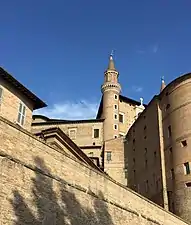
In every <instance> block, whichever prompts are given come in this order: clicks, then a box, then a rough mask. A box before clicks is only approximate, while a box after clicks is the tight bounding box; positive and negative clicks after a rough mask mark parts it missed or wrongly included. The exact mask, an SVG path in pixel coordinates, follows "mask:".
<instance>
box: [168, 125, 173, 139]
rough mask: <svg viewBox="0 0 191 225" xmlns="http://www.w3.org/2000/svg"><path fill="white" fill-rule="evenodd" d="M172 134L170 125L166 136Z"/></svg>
mask: <svg viewBox="0 0 191 225" xmlns="http://www.w3.org/2000/svg"><path fill="white" fill-rule="evenodd" d="M171 136H172V129H171V126H168V137H171Z"/></svg>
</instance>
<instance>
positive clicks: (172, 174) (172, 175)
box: [171, 169, 175, 180]
mask: <svg viewBox="0 0 191 225" xmlns="http://www.w3.org/2000/svg"><path fill="white" fill-rule="evenodd" d="M171 178H172V180H174V178H175V176H174V169H171Z"/></svg>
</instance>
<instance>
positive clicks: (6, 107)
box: [0, 80, 33, 130]
mask: <svg viewBox="0 0 191 225" xmlns="http://www.w3.org/2000/svg"><path fill="white" fill-rule="evenodd" d="M0 87H2V88H3V92H2V99H1V103H0V116H3V117H4V118H7V119H8V120H10V121H12V122H13V123H15V122H16V121H17V119H18V112H19V105H20V102H21V101H22V102H23V103H24V104H25V106H26V117H25V122H24V125H23V127H24V128H25V129H27V130H30V129H31V122H32V111H33V107H32V103H30V101H29V99H26V98H25V97H24V96H23V95H20V94H18V90H15V89H14V88H12V87H10V85H9V84H8V83H6V82H5V81H3V80H0Z"/></svg>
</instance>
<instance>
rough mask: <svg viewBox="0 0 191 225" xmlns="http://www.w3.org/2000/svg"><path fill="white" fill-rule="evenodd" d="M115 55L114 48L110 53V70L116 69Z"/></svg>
mask: <svg viewBox="0 0 191 225" xmlns="http://www.w3.org/2000/svg"><path fill="white" fill-rule="evenodd" d="M113 55H114V50H112V51H111V53H110V57H109V66H108V70H116V69H115V65H114V61H113Z"/></svg>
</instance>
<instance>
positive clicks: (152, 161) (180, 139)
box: [125, 74, 191, 223]
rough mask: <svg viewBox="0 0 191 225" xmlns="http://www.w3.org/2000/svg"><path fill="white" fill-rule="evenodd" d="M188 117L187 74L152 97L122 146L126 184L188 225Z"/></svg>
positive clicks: (190, 92) (190, 87) (190, 86)
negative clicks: (126, 170)
mask: <svg viewBox="0 0 191 225" xmlns="http://www.w3.org/2000/svg"><path fill="white" fill-rule="evenodd" d="M190 118H191V74H186V75H183V76H181V77H179V78H177V79H176V80H174V81H172V82H171V83H170V84H169V85H167V86H166V87H165V88H163V89H162V92H161V93H160V94H159V95H158V96H155V97H154V98H153V100H152V101H151V102H150V103H149V104H148V106H147V108H146V109H145V110H144V112H143V113H142V114H141V115H140V117H139V118H138V119H137V120H136V122H135V123H134V124H133V126H132V127H131V128H130V130H129V132H128V133H127V141H126V144H125V152H126V153H127V156H126V158H127V162H126V166H128V171H129V173H128V183H129V185H130V186H131V187H132V188H134V189H135V190H136V191H138V192H139V193H140V194H141V195H144V196H146V197H148V198H149V199H151V200H152V201H154V202H156V203H158V204H160V205H161V206H163V207H165V208H166V209H169V210H170V211H172V212H174V213H175V214H177V215H179V216H181V217H182V218H184V219H185V220H187V221H188V222H189V223H191V216H190V215H191V190H190V189H191V172H190V166H191V164H190V163H191V153H190V151H189V145H190V143H191V138H190V134H191V121H190ZM145 149H146V150H145ZM145 165H146V166H145Z"/></svg>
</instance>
